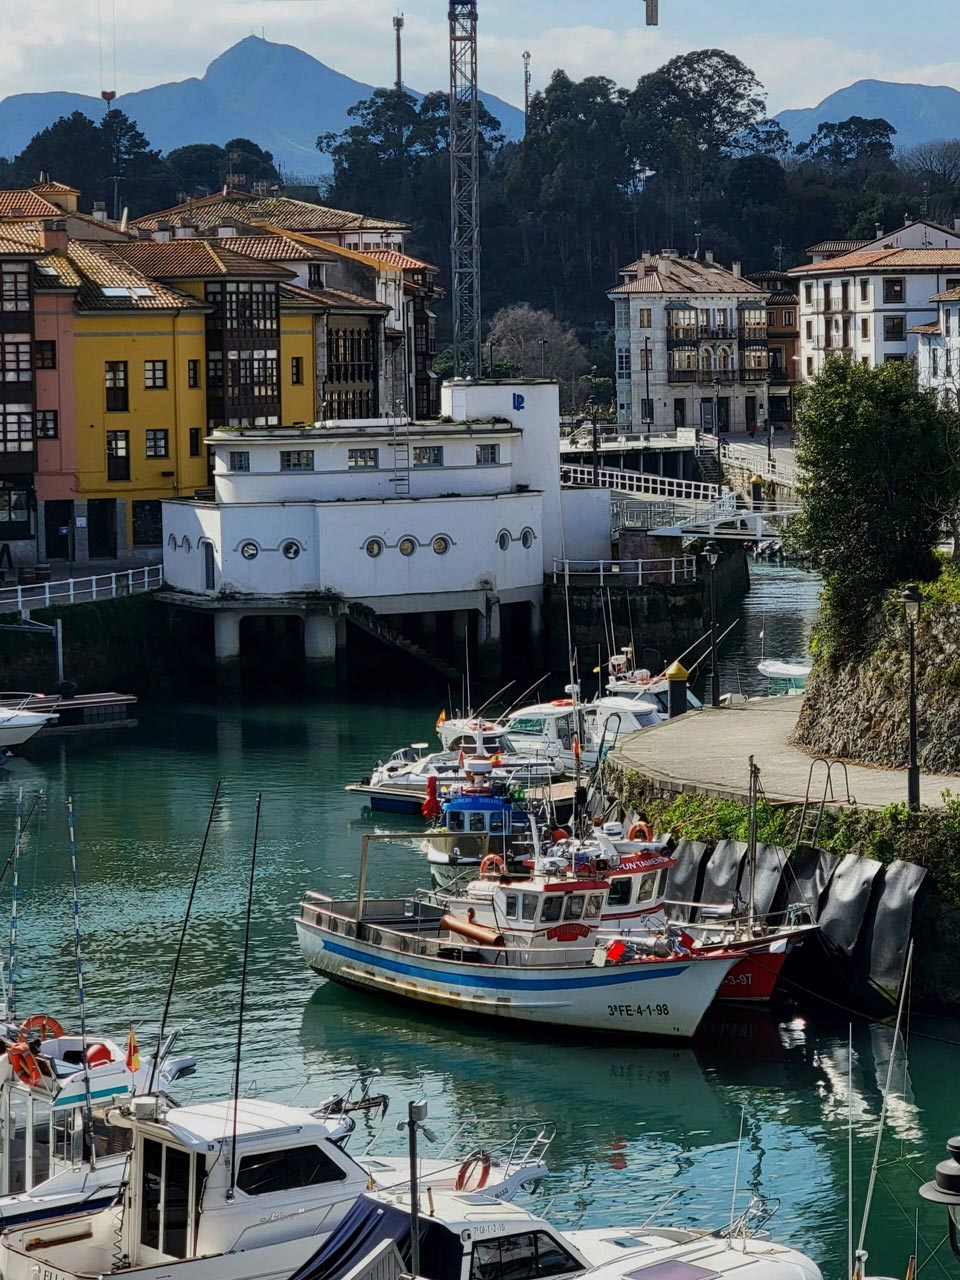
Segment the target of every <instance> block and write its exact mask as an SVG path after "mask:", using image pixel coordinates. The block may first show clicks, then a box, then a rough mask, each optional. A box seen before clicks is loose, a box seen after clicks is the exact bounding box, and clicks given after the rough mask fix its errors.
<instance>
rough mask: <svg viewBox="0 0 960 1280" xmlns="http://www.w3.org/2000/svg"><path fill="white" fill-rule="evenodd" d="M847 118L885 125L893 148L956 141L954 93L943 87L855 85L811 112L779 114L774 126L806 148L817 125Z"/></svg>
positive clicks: (959, 133) (958, 101) (958, 119)
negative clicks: (891, 130) (893, 133)
mask: <svg viewBox="0 0 960 1280" xmlns="http://www.w3.org/2000/svg"><path fill="white" fill-rule="evenodd" d="M850 116H864V117H865V118H866V119H868V120H869V119H875V118H877V117H880V118H882V119H884V120H886V121H888V122H889V123H890V124H892V125H893V126H894V128H895V129H896V131H897V133H896V137H895V138H894V139H893V141H894V144H895V145H896V146H897V147H898V148H901V147H913V146H916V145H917V143H920V142H930V141H932V140H933V139H935V138H960V92H958V91H957V90H956V89H951V88H949V87H948V86H947V85H932V84H897V83H895V82H893V81H890V80H858V81H857V82H856V84H851V85H848V86H847V88H846V89H838V90H837V92H836V93H831V94H830V95H829V97H826V98H824V99H823V101H822V102H821V103H820V104H819V105H818V106H816V107H804V108H801V109H799V110H794V111H781V112H780V114H779V115H778V116H777V120H779V122H780V124H782V125H783V127H784V129H786V131H787V133H789V135H790V139H791V141H792V142H806V140H807V139H808V138H809V137H810V136H811V134H814V133H816V131H817V127H818V126H819V125H821V124H824V123H827V122H830V123H835V122H836V121H838V120H847V119H849V118H850Z"/></svg>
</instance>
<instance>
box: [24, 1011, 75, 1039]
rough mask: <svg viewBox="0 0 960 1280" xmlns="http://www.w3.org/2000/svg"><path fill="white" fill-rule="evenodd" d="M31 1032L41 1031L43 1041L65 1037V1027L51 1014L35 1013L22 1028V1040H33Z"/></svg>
mask: <svg viewBox="0 0 960 1280" xmlns="http://www.w3.org/2000/svg"><path fill="white" fill-rule="evenodd" d="M31 1031H39V1032H40V1039H41V1040H54V1039H56V1038H57V1037H58V1036H62V1035H64V1034H65V1033H64V1030H63V1027H61V1025H60V1023H59V1022H58V1021H57V1020H56V1018H54V1017H52V1016H51V1015H50V1014H49V1013H35V1014H33V1015H32V1016H31V1017H29V1018H28V1019H27V1020H26V1022H24V1023H23V1024H22V1026H21V1027H20V1038H21V1040H27V1039H32V1038H33V1037H32V1036H30V1035H29V1032H31Z"/></svg>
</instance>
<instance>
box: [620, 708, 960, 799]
mask: <svg viewBox="0 0 960 1280" xmlns="http://www.w3.org/2000/svg"><path fill="white" fill-rule="evenodd" d="M802 703H803V698H802V697H782V698H756V699H754V700H753V701H751V702H748V703H746V704H744V705H742V706H739V707H723V708H721V709H719V710H716V711H714V710H713V709H710V708H707V709H704V710H703V711H698V712H692V713H690V712H688V713H687V714H686V715H683V716H679V717H678V718H677V719H676V720H670V721H668V722H667V723H666V724H662V725H658V726H657V728H656V729H648V730H644V731H643V732H641V733H635V734H631V735H630V737H629V738H626V739H624V741H623V742H622V743H621V744H619V745H618V746H617V747H616V748H615V749H614V750H613V751H612V752H611V753H610V759H611V762H612V763H613V764H615V765H617V766H618V767H620V768H623V769H633V770H635V771H636V772H637V773H639V774H640V775H641V776H642V777H644V778H648V779H649V780H650V781H651V782H652V783H653V784H654V785H655V786H657V787H658V788H660V789H662V790H664V791H675V792H691V793H694V794H697V795H706V796H726V797H733V798H735V799H738V800H740V799H743V800H745V799H746V798H747V783H748V778H749V769H748V761H749V758H750V756H753V757H754V759H755V761H756V763H757V764H758V765H759V766H760V770H761V774H760V777H761V781H762V783H763V789H764V793H765V794H766V796H767V798H768V799H769V800H772V801H779V802H785V803H797V804H802V803H803V799H804V797H805V795H806V794H807V783H808V779H809V777H810V765H811V762H812V757H811V756H808V755H807V754H806V753H805V752H803V751H800V750H799V749H798V748H797V747H794V746H792V745H791V744H790V742H789V738H790V735H791V733H792V732H793V728H794V725H795V724H796V723H797V717H798V716H799V714H800V708H801V705H802ZM847 772H848V775H849V779H850V796H851V798H852V800H854V801H855V802H856V803H857V804H858V805H860V806H861V807H863V808H869V809H882V808H885V807H886V806H887V805H888V804H894V803H896V802H897V801H899V800H903V801H905V800H906V798H907V775H906V770H905V769H879V768H872V767H868V766H865V765H858V764H850V765H848V766H847ZM833 780H834V790H835V795H836V799H837V800H838V801H842V800H844V799H845V797H844V796H843V795H842V794H841V793H842V789H843V771H842V770H834V779H833ZM946 790H952V791H957V790H960V775H956V774H921V777H920V799H921V802H922V803H923V804H925V805H930V806H932V807H934V808H939V807H942V804H943V801H942V798H941V796H942V793H943V792H944V791H946ZM810 793H811V798H813V799H815V800H817V801H819V799H820V797H821V795H822V793H823V771H822V769H819V770H817V771H816V773H815V775H814V782H813V784H812V786H811V788H810Z"/></svg>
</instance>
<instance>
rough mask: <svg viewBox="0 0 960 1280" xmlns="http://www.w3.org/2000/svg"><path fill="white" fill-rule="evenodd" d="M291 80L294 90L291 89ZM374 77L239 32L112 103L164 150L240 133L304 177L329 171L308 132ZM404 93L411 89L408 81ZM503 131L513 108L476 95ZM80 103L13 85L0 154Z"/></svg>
mask: <svg viewBox="0 0 960 1280" xmlns="http://www.w3.org/2000/svg"><path fill="white" fill-rule="evenodd" d="M291 84H295V85H296V93H291V92H290V88H291ZM373 89H374V86H373V85H369V84H364V83H363V82H362V81H359V80H354V79H352V78H351V77H350V76H347V75H343V74H342V73H341V72H339V71H337V70H335V69H334V68H333V67H329V66H327V65H326V63H323V62H321V61H320V60H319V59H318V58H315V57H314V56H313V55H312V54H310V53H307V52H306V51H305V50H303V49H299V48H297V46H296V45H292V44H278V43H276V42H274V41H272V40H266V39H264V38H263V37H262V36H257V35H252V34H251V35H248V36H244V37H243V38H242V39H241V40H238V41H237V42H236V43H235V44H233V45H231V46H230V47H229V48H228V49H225V50H224V51H223V53H221V54H218V56H217V57H216V58H214V59H213V60H212V62H211V63H210V65H209V66H208V67H207V69H206V71H205V72H204V73H203V75H202V76H201V77H199V78H198V77H196V76H193V77H189V78H187V79H184V80H178V81H173V82H168V83H166V84H158V85H154V86H152V87H151V88H149V89H140V90H138V91H137V92H135V93H126V94H124V95H123V97H122V99H118V103H117V105H118V106H119V107H120V108H121V109H122V110H123V111H124V112H125V113H126V114H127V115H128V116H130V118H131V119H133V120H136V122H137V124H138V125H139V126H140V128H141V129H142V130H143V132H144V134H146V136H147V138H148V140H149V142H150V145H151V146H153V147H158V148H159V149H160V150H161V151H164V152H168V151H172V150H174V148H175V147H182V146H186V145H187V144H188V143H192V142H214V143H217V144H218V145H220V146H222V145H223V144H224V143H225V142H228V141H229V140H230V139H231V138H236V137H245V138H250V139H251V140H252V141H254V142H256V143H258V144H259V145H260V146H261V147H263V148H265V150H267V151H269V152H271V153H272V155H273V158H274V160H275V161H276V162H277V164H279V165H280V166H281V168H282V169H283V170H284V172H286V173H290V174H296V175H298V176H299V177H301V178H304V179H306V180H311V179H315V178H318V177H320V176H321V175H322V174H323V173H324V172H328V171H329V167H330V160H329V158H328V157H327V156H323V155H321V154H320V152H319V151H317V149H316V145H315V144H316V139H317V135H318V134H321V133H339V132H341V131H342V130H343V129H345V128H346V127H347V125H348V124H349V123H350V119H349V117H348V115H347V112H348V110H349V109H350V107H352V106H353V105H354V104H355V103H356V102H358V101H360V99H361V98H366V97H369V96H370V94H371V93H372V92H373ZM411 92H413V91H412V90H411ZM482 96H483V98H484V100H485V102H486V105H487V106H488V107H489V108H490V110H491V111H492V112H493V114H494V115H495V116H496V117H497V118H498V119H499V120H500V122H501V124H502V126H503V131H504V133H505V135H506V136H507V138H509V139H517V138H519V137H521V136H522V134H523V112H522V111H521V110H519V109H518V108H517V107H513V106H510V105H509V104H508V103H505V102H502V101H501V100H500V99H498V98H493V97H490V96H489V95H482ZM71 111H82V112H84V113H85V114H86V115H88V116H90V118H91V119H94V120H97V119H99V118H100V116H101V115H102V114H103V103H102V102H101V101H100V99H99V98H95V97H92V96H88V95H85V94H78V93H61V92H57V91H51V92H48V93H21V94H15V95H13V96H12V97H9V98H4V99H3V100H2V101H0V156H14V155H17V154H18V153H19V152H20V151H22V150H23V148H24V147H25V146H26V145H27V143H28V142H29V141H30V139H31V138H32V137H33V135H34V134H35V133H38V132H39V131H40V130H41V129H45V128H46V127H47V126H48V125H50V124H52V123H53V122H54V120H56V119H58V118H59V117H60V116H62V115H69V114H70V112H71Z"/></svg>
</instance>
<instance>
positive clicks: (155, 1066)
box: [147, 778, 221, 1094]
mask: <svg viewBox="0 0 960 1280" xmlns="http://www.w3.org/2000/svg"><path fill="white" fill-rule="evenodd" d="M220 781H221V780H220V779H219V778H218V779H217V785H216V787H215V788H214V792H213V800H212V801H211V804H210V813H209V814H208V816H207V829H206V831H204V833H203V843H202V844H201V845H200V856H199V858H197V865H196V869H195V870H194V873H193V884H192V885H191V886H190V896H189V898H187V909H186V911H185V913H184V916H183V924H182V925H181V927H180V941H179V942H178V943H177V953H176V955H175V956H174V957H173V971H172V972H171V974H170V985H169V986H168V987H167V1000H166V1003H165V1004H164V1006H163V1014H162V1016H161V1018H160V1030H159V1031H158V1032H157V1047H156V1049H155V1050H154V1053H153V1061H152V1062H151V1063H150V1079H149V1081H148V1082H147V1093H148V1094H151V1093H152V1092H153V1082H154V1080H155V1078H156V1075H157V1072H158V1071H159V1070H160V1053H161V1051H162V1046H163V1034H164V1032H165V1031H166V1028H167V1018H168V1017H169V1016H170V1003H171V1001H172V1000H173V988H174V984H175V983H176V981H177V971H178V970H179V968H180V957H181V955H182V954H183V944H184V941H185V939H186V936H187V925H188V924H189V923H190V912H191V910H192V909H193V899H194V897H195V895H196V892H197V882H198V881H199V879H200V868H201V867H202V866H203V857H204V854H205V853H206V851H207V841H208V840H209V839H210V828H211V827H212V826H213V815H214V814H215V813H216V811H217V800H218V798H219V796H220Z"/></svg>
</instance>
